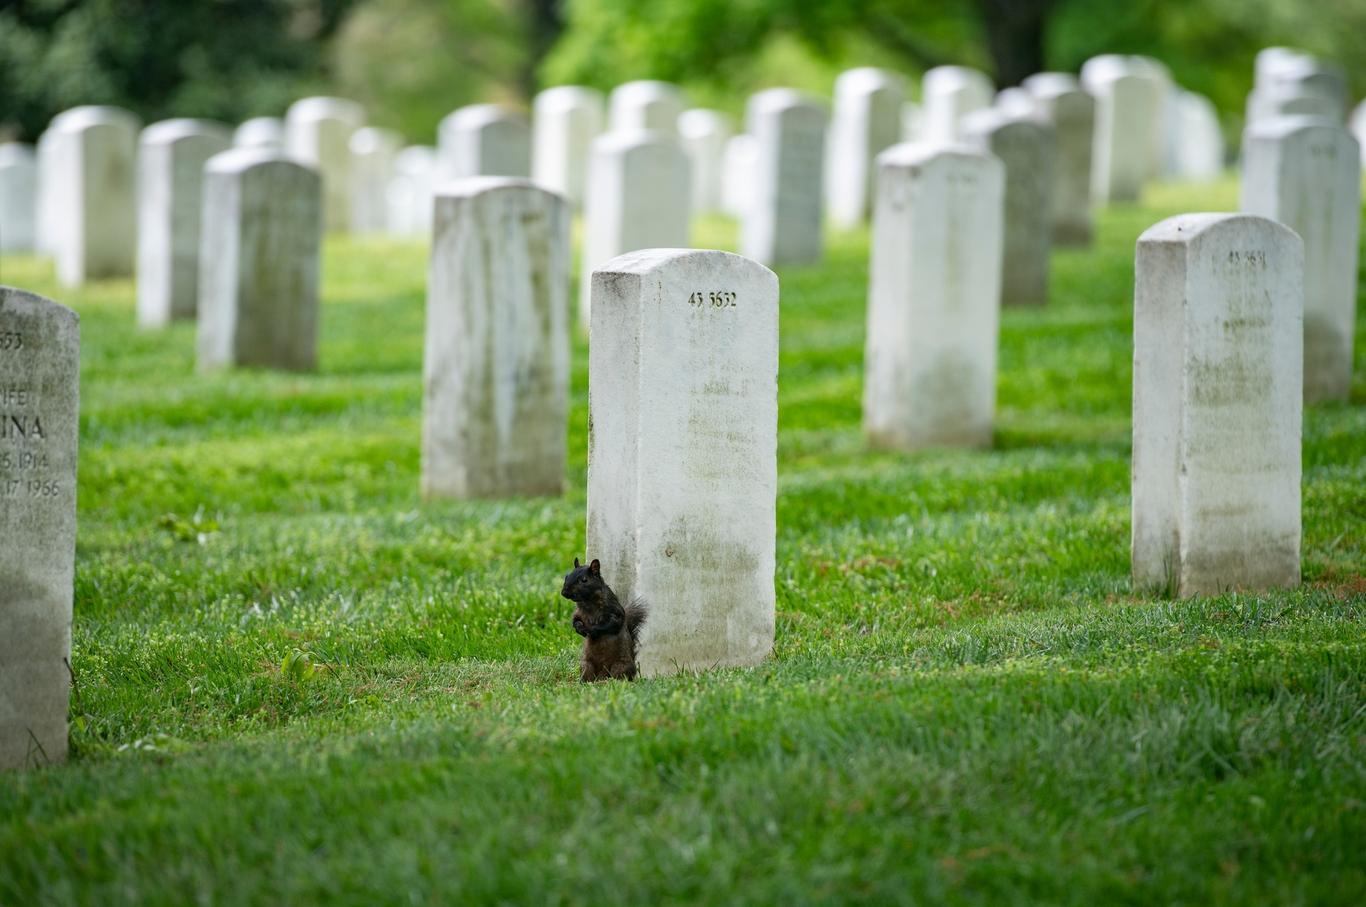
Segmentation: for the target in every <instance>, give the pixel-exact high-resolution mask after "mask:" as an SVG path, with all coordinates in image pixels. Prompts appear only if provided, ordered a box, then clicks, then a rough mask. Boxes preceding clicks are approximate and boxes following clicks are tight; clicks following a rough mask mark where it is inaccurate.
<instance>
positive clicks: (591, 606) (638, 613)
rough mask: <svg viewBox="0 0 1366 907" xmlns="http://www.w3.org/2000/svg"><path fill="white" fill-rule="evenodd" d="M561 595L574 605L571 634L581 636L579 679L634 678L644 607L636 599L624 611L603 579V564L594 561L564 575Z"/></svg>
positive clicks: (584, 680) (587, 681)
mask: <svg viewBox="0 0 1366 907" xmlns="http://www.w3.org/2000/svg"><path fill="white" fill-rule="evenodd" d="M560 594H561V595H563V596H564V597H565V598H567V599H569V600H570V601H572V602H574V604H575V606H576V607H575V608H574V619H573V625H574V632H575V633H577V634H579V635H580V636H582V637H583V655H582V657H581V659H580V661H579V680H581V681H582V682H584V683H591V682H593V681H595V680H608V679H612V678H624V679H626V680H635V677H636V642H637V637H638V634H639V632H640V628H641V626H643V625H644V623H645V614H646V607H645V603H644V602H643V601H640V600H639V599H637V600H635V601H633V602H631V603H630V604H629V605H626V606H625V607H624V608H623V607H622V605H621V602H620V601H618V600H617V596H616V593H614V592H613V591H612V590H611V588H610V587H609V586H608V585H607V582H606V581H605V580H604V579H603V578H602V565H601V564H599V563H598V561H597V559H596V558H594V559H593V560H592V561H591V562H590V563H588V564H586V565H584V566H580V565H579V559H578V558H574V569H573V570H570V571H569V572H568V573H566V574H565V577H564V587H563V588H562V589H560Z"/></svg>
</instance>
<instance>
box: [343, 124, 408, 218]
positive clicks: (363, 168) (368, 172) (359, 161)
mask: <svg viewBox="0 0 1366 907" xmlns="http://www.w3.org/2000/svg"><path fill="white" fill-rule="evenodd" d="M402 147H403V137H402V136H401V135H399V134H398V133H397V132H394V131H393V130H391V129H379V128H377V127H374V126H365V127H362V128H360V129H357V130H356V131H355V132H354V133H352V134H351V232H352V233H357V234H360V235H369V236H376V235H385V234H388V233H391V232H393V231H391V230H390V227H389V182H390V180H392V179H393V177H394V166H395V159H396V158H397V157H398V152H399V149H400V148H402Z"/></svg>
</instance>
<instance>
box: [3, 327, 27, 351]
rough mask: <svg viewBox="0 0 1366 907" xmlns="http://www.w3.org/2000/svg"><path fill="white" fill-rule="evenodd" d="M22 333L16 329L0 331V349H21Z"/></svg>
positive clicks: (22, 342)
mask: <svg viewBox="0 0 1366 907" xmlns="http://www.w3.org/2000/svg"><path fill="white" fill-rule="evenodd" d="M23 348H24V335H23V334H20V333H19V332H18V331H0V350H22V349H23Z"/></svg>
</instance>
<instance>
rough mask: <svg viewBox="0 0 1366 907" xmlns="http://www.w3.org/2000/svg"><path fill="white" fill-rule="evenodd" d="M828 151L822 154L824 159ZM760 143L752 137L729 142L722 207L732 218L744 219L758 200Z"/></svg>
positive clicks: (724, 163) (723, 166) (725, 160)
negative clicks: (753, 201)
mask: <svg viewBox="0 0 1366 907" xmlns="http://www.w3.org/2000/svg"><path fill="white" fill-rule="evenodd" d="M823 154H824V151H822V155H823ZM758 159H759V143H758V142H756V141H755V140H754V136H752V135H748V134H746V135H734V136H731V138H730V141H728V142H726V153H725V157H724V158H723V159H722V164H721V166H722V170H723V172H722V174H721V207H722V210H723V211H725V213H726V214H729V215H730V216H731V217H744V216H745V212H746V211H748V210H749V203H750V199H751V198H752V197H753V196H754V178H755V169H754V168H755V167H757V166H758Z"/></svg>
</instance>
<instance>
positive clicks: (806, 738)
mask: <svg viewBox="0 0 1366 907" xmlns="http://www.w3.org/2000/svg"><path fill="white" fill-rule="evenodd" d="M1236 195H1237V192H1236V187H1235V186H1234V185H1233V183H1232V182H1231V181H1230V182H1226V183H1223V184H1220V185H1218V186H1215V187H1208V188H1191V187H1165V188H1158V189H1155V190H1154V191H1152V192H1151V193H1150V195H1149V201H1148V203H1147V205H1146V206H1145V207H1142V208H1128V209H1119V210H1116V211H1113V212H1110V213H1108V214H1107V215H1106V216H1104V217H1103V218H1102V220H1101V223H1100V236H1099V242H1098V244H1097V246H1096V247H1095V248H1093V249H1091V250H1086V251H1060V252H1058V253H1056V255H1055V257H1054V268H1053V287H1054V291H1053V299H1052V302H1051V303H1050V305H1049V306H1048V308H1047V309H1046V310H1041V311H1035V310H1031V311H1020V310H1010V311H1008V312H1006V313H1005V315H1004V319H1003V327H1002V338H1001V372H1000V377H999V388H1000V392H999V412H998V422H997V432H996V442H995V445H994V447H993V449H991V450H986V451H976V452H932V453H925V454H919V455H915V456H907V455H897V454H888V453H874V452H871V451H869V450H868V449H867V447H866V445H865V444H864V442H863V440H862V438H861V435H860V428H859V420H860V394H861V388H862V366H861V360H862V351H863V336H864V303H865V293H866V288H867V261H866V256H867V235H866V233H856V234H848V235H837V236H832V242H831V248H830V252H829V257H828V261H827V262H826V264H824V265H822V266H820V267H812V268H792V269H786V270H784V271H782V272H781V274H780V276H781V278H782V327H781V331H782V353H781V374H780V404H781V405H780V437H779V499H778V573H777V578H776V582H777V595H778V635H777V646H776V650H775V653H774V656H773V658H772V660H771V661H769V662H768V663H767V664H765V665H763V666H762V667H759V668H757V669H754V670H749V671H715V672H711V673H708V674H704V675H701V676H681V677H674V678H669V679H661V680H649V681H641V682H637V683H634V684H626V683H616V684H599V685H593V686H583V685H580V684H579V683H578V682H577V679H576V678H577V674H576V670H575V658H576V651H577V646H576V643H577V641H578V637H577V636H575V635H574V634H573V632H572V631H571V630H570V627H569V608H570V606H569V603H567V602H565V601H564V600H563V599H561V598H559V596H558V591H559V585H560V580H561V577H562V575H563V573H564V572H565V570H567V569H568V567H569V565H570V562H571V559H572V558H573V557H575V556H576V555H578V556H583V555H584V554H585V552H584V550H583V546H584V509H585V497H584V486H585V449H586V443H585V442H586V425H587V392H586V391H587V388H586V380H587V349H586V345H585V344H584V343H583V341H582V340H581V339H579V340H576V346H575V358H574V363H575V364H574V387H573V394H574V405H573V411H572V417H571V427H570V444H569V462H568V464H567V465H566V482H565V487H566V492H565V494H564V496H563V497H560V498H556V499H534V500H507V501H489V502H481V503H442V504H423V503H422V502H421V500H420V498H419V493H418V477H419V459H420V457H419V438H420V428H421V357H422V329H423V304H424V284H425V270H426V260H425V256H426V252H425V249H424V248H423V247H422V246H421V245H420V244H417V243H409V244H402V243H379V242H377V243H370V244H365V243H360V242H347V241H330V242H329V244H328V246H327V249H326V255H325V263H324V270H325V278H324V297H325V299H324V306H323V315H322V339H321V368H320V370H319V372H318V373H317V374H314V375H302V376H300V375H286V374H271V373H263V372H252V371H246V372H238V373H234V374H228V375H215V376H209V377H202V376H199V375H197V374H196V373H195V370H194V356H193V349H194V331H193V328H192V327H191V326H178V327H176V328H175V329H173V330H171V331H169V332H167V333H144V332H139V331H138V330H137V329H136V328H135V326H134V323H133V298H134V291H133V286H132V284H131V283H130V282H114V283H107V284H100V285H96V286H93V287H89V288H86V289H84V290H81V291H79V292H68V291H64V290H59V289H58V288H57V286H56V285H55V284H54V282H53V279H52V274H51V269H50V267H49V266H48V265H47V264H46V263H43V262H39V261H37V260H34V259H6V260H5V261H4V262H3V264H0V281H3V282H5V283H9V284H14V285H18V286H21V287H25V288H28V289H32V290H35V291H38V292H41V293H44V294H47V295H50V296H52V297H53V298H56V299H57V300H59V301H62V302H65V303H67V304H69V305H72V306H73V307H75V308H76V309H77V311H79V312H80V314H81V318H82V321H81V333H82V381H81V415H82V418H81V455H80V482H79V488H80V493H79V510H80V530H79V537H78V543H77V564H76V590H75V595H76V604H75V614H76V618H75V631H74V655H73V664H74V670H75V675H76V678H77V686H76V689H75V692H74V695H73V697H72V716H73V726H72V749H73V752H72V759H71V762H70V763H69V764H68V765H65V766H60V767H51V768H45V769H42V770H39V771H34V772H31V773H27V774H5V775H0V904H3V905H25V907H27V905H33V904H47V903H92V904H101V905H109V904H125V903H127V904H133V903H137V904H175V905H180V904H191V903H201V904H239V903H258V904H300V903H309V902H322V901H327V902H329V903H354V904H380V903H405V904H406V903H412V904H436V903H444V904H460V903H484V902H498V903H525V904H622V905H626V904H674V903H677V904H693V903H716V904H740V903H762V902H767V903H782V904H789V903H802V902H811V903H837V902H860V901H861V902H870V903H889V904H892V903H904V904H912V903H915V904H924V903H931V902H937V901H943V902H948V903H979V904H987V903H990V904H1001V903H1019V904H1039V903H1070V904H1087V905H1092V904H1101V903H1133V904H1142V905H1145V907H1148V905H1155V904H1177V903H1182V904H1219V903H1249V904H1252V903H1255V904H1258V905H1265V904H1277V905H1282V904H1297V903H1319V904H1329V903H1336V904H1360V903H1362V901H1363V898H1366V300H1363V302H1362V304H1361V305H1359V308H1358V320H1357V357H1356V364H1357V367H1356V379H1355V383H1354V388H1353V395H1352V403H1351V405H1347V406H1344V405H1330V406H1321V407H1315V408H1313V409H1310V410H1308V411H1307V412H1306V416H1305V427H1304V429H1305V430H1304V584H1303V586H1302V587H1301V588H1300V589H1297V590H1294V591H1288V592H1277V593H1270V594H1228V595H1224V596H1221V597H1218V598H1209V599H1196V600H1188V601H1173V600H1165V599H1160V598H1153V597H1145V596H1137V595H1135V594H1134V593H1133V592H1132V591H1131V589H1130V584H1129V578H1128V575H1129V554H1128V552H1129V451H1130V420H1129V411H1130V392H1131V387H1130V372H1131V322H1132V319H1131V308H1132V278H1133V275H1132V268H1133V265H1132V262H1133V247H1134V241H1135V239H1136V238H1137V236H1138V234H1139V233H1140V232H1141V231H1142V229H1144V228H1145V227H1147V226H1149V225H1151V224H1153V223H1155V222H1157V221H1158V220H1159V219H1161V218H1162V217H1165V216H1167V215H1170V214H1174V213H1179V212H1182V211H1195V210H1229V209H1232V208H1233V207H1234V206H1235V205H1236ZM734 237H735V230H734V227H733V225H730V224H725V223H719V222H717V223H711V224H708V225H706V226H705V228H704V229H702V230H700V231H699V235H698V237H697V240H698V244H699V245H713V246H716V247H720V248H730V247H732V245H733V242H734ZM1256 491H1257V490H1256V489H1255V488H1254V489H1249V493H1253V494H1255V493H1256ZM587 554H588V555H589V556H591V555H592V552H587Z"/></svg>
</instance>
